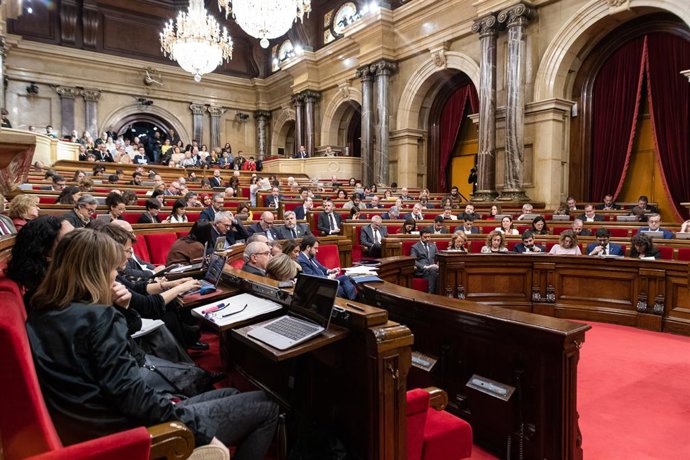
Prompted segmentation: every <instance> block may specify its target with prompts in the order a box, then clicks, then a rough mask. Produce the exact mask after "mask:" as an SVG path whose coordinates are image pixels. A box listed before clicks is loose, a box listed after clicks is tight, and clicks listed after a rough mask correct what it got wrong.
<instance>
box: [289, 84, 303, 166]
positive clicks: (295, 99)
mask: <svg viewBox="0 0 690 460" xmlns="http://www.w3.org/2000/svg"><path fill="white" fill-rule="evenodd" d="M303 102H304V98H303V96H302V94H295V95H294V96H292V103H293V104H294V105H295V151H294V152H293V153H297V152H299V147H300V145H304V144H303V142H304V141H303V139H304V131H303V125H302V106H303Z"/></svg>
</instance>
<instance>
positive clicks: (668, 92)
mask: <svg viewBox="0 0 690 460" xmlns="http://www.w3.org/2000/svg"><path fill="white" fill-rule="evenodd" d="M648 49H649V52H648V56H647V57H648V61H647V62H648V65H647V80H648V95H649V111H650V112H651V116H652V127H653V130H654V140H655V143H656V147H657V153H658V158H659V161H660V163H661V170H662V176H663V179H664V186H665V187H666V190H667V192H668V194H669V196H670V197H671V198H672V200H673V204H674V206H675V212H676V215H677V216H676V217H677V218H678V219H681V217H682V218H683V219H685V218H688V210H687V209H686V208H683V207H681V206H679V203H681V202H687V201H690V83H688V80H687V78H686V77H684V76H683V75H681V74H680V72H681V71H682V70H688V69H690V43H689V42H687V41H686V40H684V39H683V38H681V37H678V36H676V35H671V34H662V33H658V34H650V35H649V36H648Z"/></svg>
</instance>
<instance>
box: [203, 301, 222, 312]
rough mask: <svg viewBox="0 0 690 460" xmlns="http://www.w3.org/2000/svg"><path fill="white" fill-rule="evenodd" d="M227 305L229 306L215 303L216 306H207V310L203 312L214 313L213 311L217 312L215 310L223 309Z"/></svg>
mask: <svg viewBox="0 0 690 460" xmlns="http://www.w3.org/2000/svg"><path fill="white" fill-rule="evenodd" d="M225 307H227V304H224V303H219V304H218V305H215V306H213V307H211V308H207V309H206V310H204V312H203V313H204V314H206V313H213V312H215V311H218V310H222V309H223V308H225Z"/></svg>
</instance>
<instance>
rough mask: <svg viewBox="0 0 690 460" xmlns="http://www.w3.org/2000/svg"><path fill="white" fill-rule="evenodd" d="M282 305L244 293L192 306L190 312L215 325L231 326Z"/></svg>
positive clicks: (274, 309)
mask: <svg viewBox="0 0 690 460" xmlns="http://www.w3.org/2000/svg"><path fill="white" fill-rule="evenodd" d="M282 307H283V306H282V305H281V304H279V303H277V302H273V301H271V300H267V299H264V298H262V297H257V296H255V295H252V294H246V293H245V294H238V295H236V296H233V297H228V298H226V299H223V300H217V301H215V302H211V303H208V304H206V305H202V306H201V307H197V308H193V309H192V314H193V315H194V316H197V317H199V318H203V319H205V320H206V321H210V322H211V323H213V324H215V325H216V326H232V325H234V324H238V323H241V322H243V321H247V320H249V319H252V318H256V317H258V316H261V315H264V314H266V313H270V312H272V311H277V310H280V309H281V308H282Z"/></svg>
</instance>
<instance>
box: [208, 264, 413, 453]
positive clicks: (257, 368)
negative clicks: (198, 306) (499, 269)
mask: <svg viewBox="0 0 690 460" xmlns="http://www.w3.org/2000/svg"><path fill="white" fill-rule="evenodd" d="M221 282H222V283H224V284H225V285H227V286H229V287H234V288H237V289H240V290H242V291H243V292H249V293H252V294H254V295H257V296H261V297H265V298H268V299H270V300H273V301H275V302H278V303H281V304H283V305H288V304H289V303H290V301H291V293H290V292H289V291H286V290H281V289H278V288H277V282H275V281H273V280H269V279H266V278H261V277H257V276H253V275H251V274H248V273H243V272H241V271H239V270H235V269H232V268H230V267H227V266H226V267H225V270H224V274H223V279H222V281H221ZM347 303H352V302H348V301H345V299H337V301H336V305H338V306H340V307H342V308H343V310H345V312H344V313H341V314H340V315H339V316H338V317H337V318H334V320H333V323H335V324H334V327H333V328H332V329H331V331H330V332H329V333H328V334H327V335H326V336H324V337H322V338H320V339H316V340H312V341H309V342H306V343H305V344H302V345H300V346H298V347H296V348H294V349H291V350H286V351H285V352H279V351H277V350H275V351H274V350H273V349H271V348H270V347H268V346H265V345H263V344H262V343H260V342H257V341H254V340H253V339H250V338H248V337H246V332H247V328H246V327H243V328H241V329H239V330H235V331H226V332H224V333H223V334H222V335H221V353H222V357H223V361H224V363H225V365H226V366H228V367H230V368H233V369H235V370H237V371H238V372H240V373H241V374H243V375H244V376H246V377H247V378H248V379H249V380H250V381H251V382H253V383H254V384H256V385H257V386H258V387H259V388H262V389H263V390H264V391H266V392H267V393H268V394H269V395H270V396H271V397H273V398H275V399H276V400H277V401H279V402H280V404H281V405H282V407H283V409H284V410H286V411H287V413H288V428H289V430H288V431H290V427H293V428H294V427H295V426H296V425H300V424H301V423H302V422H305V421H306V422H309V423H313V424H318V425H319V426H328V427H331V428H332V429H334V431H335V432H337V433H338V437H339V439H341V441H343V442H344V443H345V444H346V445H347V446H348V448H349V449H351V450H352V452H353V453H354V454H355V455H356V456H357V457H359V458H367V459H390V460H397V459H402V458H405V452H406V449H407V446H406V420H405V401H406V389H407V386H406V382H407V374H408V371H409V368H410V363H411V346H412V342H413V336H412V334H411V333H410V330H409V329H408V328H407V327H405V326H403V325H401V324H398V323H394V322H391V321H389V320H388V315H387V314H386V312H385V311H384V310H381V309H379V308H373V307H368V306H364V305H362V306H361V307H362V309H363V310H364V311H359V310H357V309H353V308H350V307H348V306H347ZM358 306H359V305H358ZM294 438H295V436H290V434H288V440H294Z"/></svg>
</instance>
